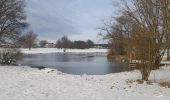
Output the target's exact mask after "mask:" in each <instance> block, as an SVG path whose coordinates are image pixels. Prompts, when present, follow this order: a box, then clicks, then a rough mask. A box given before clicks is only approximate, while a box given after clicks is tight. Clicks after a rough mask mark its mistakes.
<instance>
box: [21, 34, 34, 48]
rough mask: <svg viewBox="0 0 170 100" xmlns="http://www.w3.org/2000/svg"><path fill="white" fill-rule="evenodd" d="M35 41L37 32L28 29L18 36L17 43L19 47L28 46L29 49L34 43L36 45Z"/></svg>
mask: <svg viewBox="0 0 170 100" xmlns="http://www.w3.org/2000/svg"><path fill="white" fill-rule="evenodd" d="M36 41H37V34H35V33H33V32H32V31H30V32H28V33H26V34H25V35H23V36H21V37H20V39H19V44H20V45H21V47H24V48H29V50H31V48H32V47H33V46H34V45H36Z"/></svg>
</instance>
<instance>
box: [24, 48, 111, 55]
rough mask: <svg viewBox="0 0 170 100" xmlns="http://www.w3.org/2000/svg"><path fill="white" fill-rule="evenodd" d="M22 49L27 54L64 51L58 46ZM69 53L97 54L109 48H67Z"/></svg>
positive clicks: (105, 51) (104, 52) (105, 52)
mask: <svg viewBox="0 0 170 100" xmlns="http://www.w3.org/2000/svg"><path fill="white" fill-rule="evenodd" d="M21 51H22V52H23V53H25V54H36V53H64V52H63V49H57V48H33V49H31V50H29V49H21ZM66 52H67V53H77V54H86V53H87V54H88V53H95V54H107V52H108V49H95V48H92V49H67V50H66Z"/></svg>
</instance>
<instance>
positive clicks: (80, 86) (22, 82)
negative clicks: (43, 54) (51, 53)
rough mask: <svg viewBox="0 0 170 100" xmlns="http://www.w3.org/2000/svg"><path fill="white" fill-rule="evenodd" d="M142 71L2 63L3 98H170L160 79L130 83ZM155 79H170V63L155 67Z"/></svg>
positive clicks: (0, 84)
mask: <svg viewBox="0 0 170 100" xmlns="http://www.w3.org/2000/svg"><path fill="white" fill-rule="evenodd" d="M139 78H140V74H139V72H138V71H131V72H123V73H117V74H109V75H101V76H88V75H83V76H76V75H68V74H63V73H61V72H58V71H57V70H52V69H43V70H38V69H33V68H30V67H24V66H18V67H17V66H0V79H1V81H0V100H170V89H168V88H164V87H161V86H159V85H158V84H157V83H152V84H150V85H149V84H146V83H144V84H138V83H137V82H132V83H128V82H127V81H128V80H137V79H139ZM150 80H153V81H165V80H169V81H170V67H169V68H168V67H167V68H161V69H159V70H156V71H153V72H152V74H151V77H150Z"/></svg>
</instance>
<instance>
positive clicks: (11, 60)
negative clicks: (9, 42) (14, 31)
mask: <svg viewBox="0 0 170 100" xmlns="http://www.w3.org/2000/svg"><path fill="white" fill-rule="evenodd" d="M21 56H22V54H21V52H20V50H19V49H16V48H2V49H0V64H1V65H14V64H16V61H17V60H18V59H19V58H20V57H21Z"/></svg>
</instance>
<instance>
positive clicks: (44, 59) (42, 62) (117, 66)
mask: <svg viewBox="0 0 170 100" xmlns="http://www.w3.org/2000/svg"><path fill="white" fill-rule="evenodd" d="M17 63H18V64H21V65H29V66H44V67H48V68H55V69H57V70H59V71H61V72H63V73H68V74H76V75H82V74H89V75H104V74H109V73H116V72H122V71H127V70H128V67H127V65H126V64H122V63H118V62H111V61H108V60H107V57H106V56H89V55H80V54H55V53H52V54H33V55H27V56H25V57H23V58H22V59H20V60H19V61H18V62H17Z"/></svg>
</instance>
